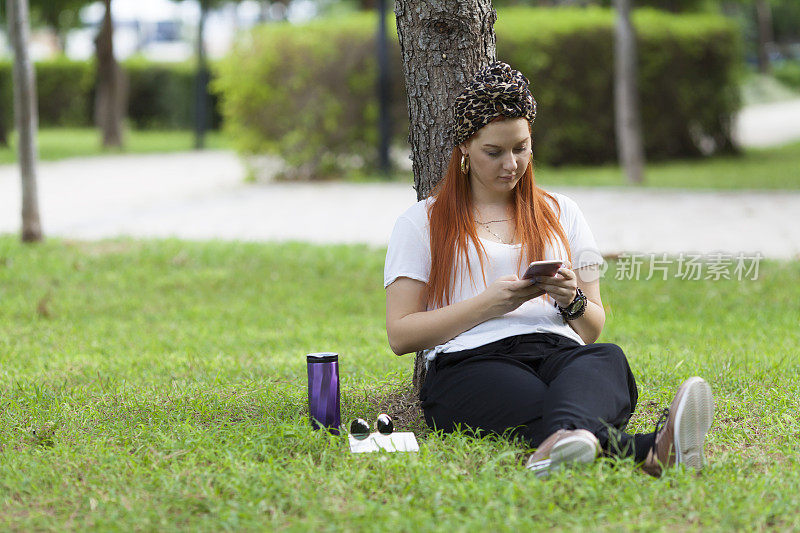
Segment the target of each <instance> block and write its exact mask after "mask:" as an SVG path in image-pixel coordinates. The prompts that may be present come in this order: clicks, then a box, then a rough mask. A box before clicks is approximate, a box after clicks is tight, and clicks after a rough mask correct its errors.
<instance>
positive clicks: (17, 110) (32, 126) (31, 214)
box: [6, 0, 42, 242]
mask: <svg viewBox="0 0 800 533" xmlns="http://www.w3.org/2000/svg"><path fill="white" fill-rule="evenodd" d="M6 12H7V16H8V28H9V37H10V38H11V43H12V46H13V48H14V73H13V78H14V118H15V123H16V126H17V132H18V133H19V168H20V176H21V178H22V241H23V242H34V241H41V240H42V226H41V223H40V220H39V200H38V193H37V191H36V152H37V150H36V128H37V123H38V121H39V117H38V114H37V109H36V77H35V76H34V73H33V64H32V63H31V59H30V56H29V55H28V41H29V33H30V28H29V26H28V0H7V2H6Z"/></svg>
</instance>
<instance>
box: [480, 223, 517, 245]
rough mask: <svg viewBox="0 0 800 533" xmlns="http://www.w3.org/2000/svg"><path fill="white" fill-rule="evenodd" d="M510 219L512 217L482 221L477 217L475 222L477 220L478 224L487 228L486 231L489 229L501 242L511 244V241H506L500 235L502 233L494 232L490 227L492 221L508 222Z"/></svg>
mask: <svg viewBox="0 0 800 533" xmlns="http://www.w3.org/2000/svg"><path fill="white" fill-rule="evenodd" d="M509 220H511V218H501V219H499V220H489V221H487V222H481V221H480V220H478V219H477V218H476V219H475V222H477V223H478V224H480V225H482V226H483V227H484V228H486V231H488V232H489V233H491V234H492V235H494V236H495V237H496V238H497V240H498V241H500V242H501V243H503V244H511V243H510V242H506V241H504V240H503V238H502V237H500V235H498V234H497V233H495V232H493V231H492V230H491V229H489V224H492V223H494V222H508V221H509Z"/></svg>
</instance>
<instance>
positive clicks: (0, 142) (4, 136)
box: [0, 115, 8, 146]
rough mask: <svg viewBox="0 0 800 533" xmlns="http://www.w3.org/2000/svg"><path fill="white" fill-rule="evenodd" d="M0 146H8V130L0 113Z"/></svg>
mask: <svg viewBox="0 0 800 533" xmlns="http://www.w3.org/2000/svg"><path fill="white" fill-rule="evenodd" d="M0 146H8V132H7V131H6V125H5V123H4V122H3V117H2V115H0Z"/></svg>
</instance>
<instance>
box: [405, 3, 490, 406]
mask: <svg viewBox="0 0 800 533" xmlns="http://www.w3.org/2000/svg"><path fill="white" fill-rule="evenodd" d="M395 15H396V16H397V34H398V37H399V39H400V50H401V54H402V59H403V73H404V74H405V81H406V93H407V95H408V114H409V119H410V127H409V136H408V142H409V143H410V144H411V159H412V163H413V170H414V189H415V190H416V191H417V199H418V200H421V199H423V198H427V197H428V196H429V195H430V192H431V190H432V189H433V188H434V187H435V185H436V183H438V182H439V180H440V179H441V178H442V177H443V176H444V173H445V170H446V169H447V164H448V162H449V160H450V154H451V152H452V150H453V146H454V145H453V137H452V129H453V125H454V121H453V101H454V100H455V98H456V96H458V95H459V94H460V93H461V91H462V90H463V88H464V86H465V85H466V84H467V82H468V81H469V80H470V79H472V77H473V75H474V74H475V73H476V72H477V71H478V70H479V69H480V68H482V67H484V66H486V65H488V64H489V63H490V62H492V61H494V60H495V53H496V52H495V34H494V23H495V21H496V20H497V13H496V12H495V10H494V9H493V8H492V2H491V0H396V2H395ZM424 380H425V365H424V361H423V359H422V357H421V356H420V353H417V355H416V359H415V361H414V378H413V386H414V394H415V396H417V397H418V395H419V388H420V387H421V386H422V383H423V382H424Z"/></svg>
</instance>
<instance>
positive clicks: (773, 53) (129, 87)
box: [0, 0, 800, 188]
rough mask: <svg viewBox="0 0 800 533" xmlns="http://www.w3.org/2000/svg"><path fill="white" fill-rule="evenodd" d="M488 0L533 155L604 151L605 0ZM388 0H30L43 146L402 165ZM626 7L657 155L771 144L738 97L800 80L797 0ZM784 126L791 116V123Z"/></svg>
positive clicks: (400, 106)
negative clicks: (102, 87)
mask: <svg viewBox="0 0 800 533" xmlns="http://www.w3.org/2000/svg"><path fill="white" fill-rule="evenodd" d="M494 5H495V7H496V8H497V10H498V21H497V24H496V33H497V50H498V58H499V59H502V60H505V61H507V62H509V63H511V64H512V65H514V66H515V67H516V68H518V69H520V70H522V71H523V73H525V74H526V75H527V76H528V77H529V78H530V79H531V80H532V88H533V92H534V95H535V96H536V98H537V100H538V102H539V106H540V115H539V117H537V125H538V126H539V128H538V129H537V131H536V132H535V143H536V146H535V149H536V156H537V161H538V162H539V163H540V164H541V165H543V166H544V167H551V168H554V169H555V168H559V167H562V166H565V165H584V166H597V165H601V166H602V165H613V164H614V162H615V161H616V157H617V149H616V146H615V138H614V124H613V122H614V115H613V112H612V107H613V39H614V32H613V24H614V11H613V9H612V7H611V5H610V0H527V1H526V0H495V2H494ZM393 7H394V6H393V2H392V1H391V0H358V1H357V0H281V1H268V0H241V1H235V0H183V1H178V0H174V1H173V0H104V1H99V2H98V1H88V0H30V9H31V27H32V36H31V44H30V53H31V56H32V58H33V59H34V61H35V68H36V77H37V89H38V96H37V98H38V110H39V126H40V143H39V146H40V157H41V158H42V159H43V160H53V159H59V158H64V157H71V156H83V155H95V154H102V153H107V152H108V151H112V152H120V151H122V152H147V151H170V150H186V149H190V148H198V149H199V148H207V147H210V148H218V149H235V150H236V151H237V152H238V153H239V154H241V155H242V156H243V157H244V160H245V161H247V163H248V175H249V177H250V178H252V179H254V180H260V179H276V178H277V179H330V178H346V179H355V180H363V179H367V180H369V179H372V178H375V179H385V178H386V177H387V176H388V177H389V178H390V179H404V180H405V179H407V178H408V176H409V172H410V165H409V162H408V157H407V156H408V147H407V142H406V139H407V132H408V114H407V109H406V96H405V87H404V81H403V75H402V68H401V65H400V63H399V61H400V59H399V45H398V42H397V36H396V31H395V29H394V13H393ZM634 7H635V8H636V9H635V10H634V15H633V22H634V25H635V28H636V32H637V41H638V58H639V60H638V61H639V69H640V72H639V80H638V81H639V92H640V100H641V108H642V109H641V114H642V122H643V125H644V147H645V152H646V156H647V160H648V161H649V162H659V161H671V160H685V159H698V160H699V159H705V158H715V157H735V156H742V155H743V153H744V152H743V148H746V147H748V146H757V145H758V143H759V141H760V140H761V141H762V144H763V136H761V137H758V136H756V137H758V138H755V139H747V138H746V136H747V132H744V133H742V132H741V131H737V124H738V121H739V120H740V119H741V117H742V113H743V111H744V110H746V109H747V108H748V106H751V107H752V106H758V105H766V104H772V103H776V102H793V101H795V100H797V99H799V98H800V2H798V1H797V0H636V1H635V2H634ZM381 9H382V10H383V12H384V13H385V14H386V15H385V16H386V22H387V27H388V30H387V36H386V39H387V40H388V54H385V55H384V56H383V57H384V59H381V58H380V57H379V55H378V53H377V50H378V43H379V42H380V35H379V32H378V28H379V25H378V13H379V12H380V10H381ZM109 15H110V16H109ZM0 18H2V19H3V20H2V29H0V163H10V162H13V161H14V160H15V157H16V155H15V151H14V150H13V146H14V131H13V129H14V128H13V105H12V83H11V65H12V53H11V50H10V48H9V40H8V38H7V24H6V22H7V21H6V20H5V13H4V12H0ZM107 23H110V30H111V31H109V32H107V35H105V38H106V39H107V40H108V44H107V45H106V49H111V50H113V57H114V58H115V59H116V61H117V62H118V64H119V69H120V75H119V78H118V80H119V84H120V87H121V89H120V90H118V91H117V92H115V93H114V94H116V95H117V96H116V97H115V98H118V99H119V103H118V105H119V107H120V109H121V110H122V112H121V113H120V117H119V121H120V124H119V125H118V128H119V130H120V131H123V132H124V135H118V137H119V138H114V137H109V136H108V133H107V132H108V127H107V126H106V128H105V129H102V128H100V131H101V132H102V133H101V134H98V129H97V128H98V127H99V124H100V122H101V118H100V117H99V116H98V113H99V111H98V94H99V92H100V91H99V90H98V81H97V80H98V79H100V74H101V72H102V69H103V68H105V67H103V66H102V64H98V62H97V60H96V58H97V57H98V53H100V52H99V50H102V49H103V44H102V41H103V39H102V38H101V36H103V35H104V34H103V32H102V29H103V25H104V24H107ZM381 63H383V65H382V64H381ZM380 72H385V75H386V76H387V80H386V84H385V85H384V86H383V90H379V87H378V79H379V73H380ZM381 109H386V110H388V111H386V113H381ZM382 116H383V119H381V117H382ZM759 116H760V117H764V116H765V115H764V114H763V113H762V114H761V115H759ZM790 117H791V115H787V116H786V121H789V120H790ZM771 124H772V123H770V124H767V126H766V127H765V129H766V130H769V131H768V132H767V133H766V134H769V133H773V132H774V130H775V128H774V127H773V126H772V125H771ZM787 127H789V128H791V126H787ZM739 129H741V128H739ZM745 129H746V130H748V131H752V128H750V127H748V128H745ZM766 134H765V135H766ZM98 135H100V142H98ZM793 136H794V138H797V137H800V132H798V133H794V132H790V133H789V134H787V135H786V136H785V137H786V139H791V138H793ZM779 137H780V136H779ZM786 139H784V138H778V139H777V141H776V142H772V143H769V142H768V143H766V144H780V143H781V142H783V141H785V140H786ZM387 150H388V151H389V152H390V157H388V159H387V157H386V156H385V152H386V151H387ZM382 154H383V155H382ZM377 168H381V169H382V172H377V171H376V170H375V169H377ZM553 176H554V179H557V176H556V175H555V174H554V175H553ZM598 179H600V178H598ZM579 182H580V179H579ZM598 184H603V182H602V179H600V181H599V182H598ZM795 185H796V183H795V181H791V180H790V181H788V182H785V183H783V185H782V186H783V187H789V188H794V186H795Z"/></svg>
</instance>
